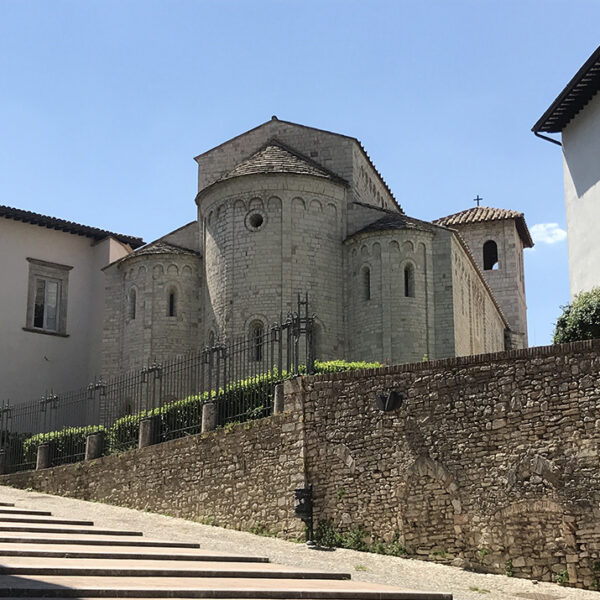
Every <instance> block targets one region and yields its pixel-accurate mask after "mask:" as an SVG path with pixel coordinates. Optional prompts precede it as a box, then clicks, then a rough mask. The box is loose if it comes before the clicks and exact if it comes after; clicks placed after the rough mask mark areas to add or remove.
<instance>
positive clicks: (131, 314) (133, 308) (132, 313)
mask: <svg viewBox="0 0 600 600" xmlns="http://www.w3.org/2000/svg"><path fill="white" fill-rule="evenodd" d="M136 302H137V300H136V293H135V289H131V290H129V318H130V319H131V320H133V319H135V311H136Z"/></svg>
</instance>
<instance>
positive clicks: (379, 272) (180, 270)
mask: <svg viewBox="0 0 600 600" xmlns="http://www.w3.org/2000/svg"><path fill="white" fill-rule="evenodd" d="M195 160H196V162H197V164H198V194H197V196H196V199H195V201H196V205H197V208H198V219H197V220H196V221H193V222H191V223H188V224H187V225H184V226H182V227H181V228H179V229H177V230H175V231H173V232H171V233H168V234H166V235H165V236H163V237H162V238H160V239H158V240H156V241H154V242H152V243H149V244H147V245H145V246H142V247H141V248H138V249H136V250H134V251H133V252H131V253H130V254H128V255H127V256H125V257H123V258H121V259H119V260H117V261H116V262H113V263H112V264H111V265H109V266H108V267H106V268H105V269H104V272H105V275H106V301H105V311H104V314H105V322H104V331H103V344H102V345H103V371H104V373H105V374H113V373H115V372H117V371H122V370H128V369H132V368H138V367H140V366H141V365H142V364H143V363H145V362H146V361H148V360H153V359H158V360H160V359H163V358H167V357H172V356H175V355H179V354H183V353H185V352H187V351H192V350H196V349H198V348H202V347H204V346H206V345H212V344H214V342H215V341H217V340H233V339H239V338H240V337H242V336H243V337H248V338H251V339H256V337H257V336H260V335H262V334H263V333H264V332H265V331H266V330H267V327H268V325H269V324H270V323H273V322H276V321H279V320H280V318H281V316H282V315H283V316H284V317H285V315H286V314H287V312H288V311H290V310H291V309H293V308H294V306H295V304H296V297H297V294H298V293H303V294H304V293H308V296H309V299H310V308H311V312H313V313H314V314H315V315H316V317H317V325H316V332H315V344H316V355H317V357H318V358H322V359H332V358H345V359H350V360H369V361H371V360H377V361H382V362H383V361H390V362H392V363H398V362H414V361H422V360H424V359H436V358H444V357H451V356H461V355H467V354H478V353H484V352H496V351H502V350H505V349H507V348H520V347H524V346H526V345H527V316H526V302H525V284H524V276H523V249H524V248H531V247H532V246H533V242H532V240H531V236H530V234H529V231H528V228H527V225H526V223H525V219H524V217H523V214H522V213H519V212H516V211H512V210H505V209H495V208H487V207H483V206H478V207H473V208H471V209H469V210H465V211H463V212H460V213H457V214H454V215H450V216H447V217H444V218H441V219H439V220H436V221H434V222H427V221H422V220H419V219H416V218H414V217H409V216H408V215H406V214H405V212H404V211H403V210H402V207H401V206H400V205H399V203H398V202H397V200H396V199H395V198H394V195H393V194H392V192H391V190H390V189H389V187H388V186H387V184H386V183H385V181H384V179H383V178H382V176H381V174H380V173H379V172H378V171H377V169H376V168H375V166H374V165H373V163H372V162H371V160H370V159H369V156H368V155H367V153H366V152H365V150H364V148H363V147H362V145H361V144H360V142H359V141H358V140H357V139H355V138H353V137H349V136H346V135H340V134H336V133H331V132H329V131H323V130H320V129H315V128H312V127H306V126H303V125H298V124H295V123H290V122H287V121H282V120H279V119H277V118H276V117H273V118H272V119H271V120H270V121H267V122H266V123H263V124H262V125H260V126H258V127H256V128H254V129H252V130H250V131H247V132H246V133H243V134H241V135H239V136H237V137H235V138H233V139H231V140H229V141H227V142H225V143H223V144H221V145H219V146H217V147H215V148H213V149H211V150H209V151H207V152H205V153H203V154H200V155H199V156H197V157H196V159H195Z"/></svg>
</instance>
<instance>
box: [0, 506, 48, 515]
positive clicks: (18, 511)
mask: <svg viewBox="0 0 600 600" xmlns="http://www.w3.org/2000/svg"><path fill="white" fill-rule="evenodd" d="M0 514H1V515H40V516H46V517H49V516H51V515H52V513H51V512H48V511H46V510H33V509H27V508H0Z"/></svg>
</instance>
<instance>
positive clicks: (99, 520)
mask: <svg viewBox="0 0 600 600" xmlns="http://www.w3.org/2000/svg"><path fill="white" fill-rule="evenodd" d="M0 501H2V502H14V503H15V505H17V506H19V507H21V508H33V509H40V510H49V511H51V512H52V514H53V515H54V516H57V517H68V518H71V519H89V520H92V521H95V524H96V525H98V526H101V527H105V528H113V529H119V528H121V529H133V530H137V531H142V532H143V533H144V535H145V536H147V537H151V538H157V539H171V540H177V541H193V542H196V543H198V544H200V547H201V548H204V549H207V550H218V551H221V552H229V553H232V554H239V553H244V554H250V555H255V556H267V557H269V558H270V559H271V560H272V561H273V562H276V563H279V564H282V565H289V566H296V567H305V568H313V569H319V570H327V571H342V572H347V573H351V574H352V579H354V580H355V581H369V582H372V583H380V584H384V585H392V586H395V587H398V588H403V589H412V590H421V591H436V592H451V593H452V594H454V598H455V600H470V599H473V598H485V599H488V600H507V599H518V600H522V599H526V600H563V599H564V600H586V599H589V600H600V594H599V593H598V592H593V591H583V590H577V589H572V588H563V587H560V586H558V585H555V584H550V583H538V584H534V583H533V582H531V581H528V580H526V579H515V578H511V577H505V576H503V575H485V574H480V573H471V572H469V571H465V570H463V569H459V568H456V567H448V566H445V565H438V564H435V563H429V562H424V561H419V560H412V559H405V558H397V557H392V556H380V555H376V554H369V553H366V552H355V551H354V550H343V549H336V550H331V551H325V550H315V549H310V548H307V547H306V546H305V545H304V544H294V543H292V542H285V541H283V540H278V539H274V538H267V537H261V536H257V535H252V534H250V533H245V532H241V531H233V530H230V529H222V528H220V527H210V526H208V525H201V524H199V523H194V522H193V521H186V520H184V519H176V518H173V517H166V516H163V515H157V514H153V513H147V512H142V511H137V510H131V509H128V508H121V507H118V506H110V505H107V504H99V503H96V502H85V501H83V500H73V499H71V498H62V497H58V496H49V495H46V494H39V493H37V492H27V491H23V490H17V489H14V488H9V487H3V486H0Z"/></svg>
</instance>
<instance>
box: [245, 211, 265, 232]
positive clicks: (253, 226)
mask: <svg viewBox="0 0 600 600" xmlns="http://www.w3.org/2000/svg"><path fill="white" fill-rule="evenodd" d="M264 224H265V217H264V216H263V214H262V213H261V212H259V211H257V210H253V211H252V212H250V213H248V214H247V215H246V227H247V228H248V229H249V230H250V231H258V230H259V229H260V228H261V227H262V226H263V225H264Z"/></svg>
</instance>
